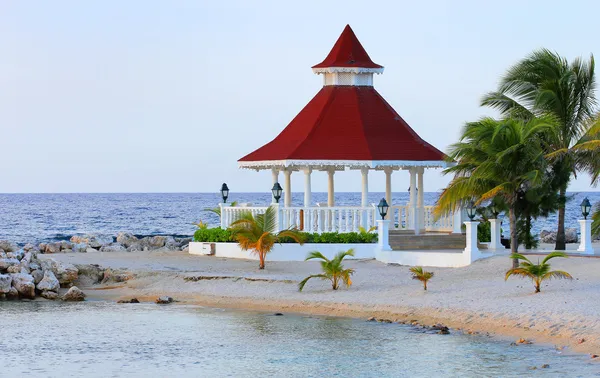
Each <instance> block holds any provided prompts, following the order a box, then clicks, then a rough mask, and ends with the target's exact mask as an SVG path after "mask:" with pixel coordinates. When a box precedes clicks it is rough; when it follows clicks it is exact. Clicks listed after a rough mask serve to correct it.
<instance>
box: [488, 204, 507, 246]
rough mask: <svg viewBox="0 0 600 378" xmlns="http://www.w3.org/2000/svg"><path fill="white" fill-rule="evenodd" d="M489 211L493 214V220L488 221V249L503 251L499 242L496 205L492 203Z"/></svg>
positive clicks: (498, 222)
mask: <svg viewBox="0 0 600 378" xmlns="http://www.w3.org/2000/svg"><path fill="white" fill-rule="evenodd" d="M490 210H492V214H494V219H488V220H489V222H490V231H491V238H490V249H491V250H494V251H496V250H501V249H504V246H503V245H502V241H501V240H500V234H501V230H500V223H501V222H500V219H498V215H499V211H498V208H496V205H495V204H494V203H493V202H492V206H491V207H490Z"/></svg>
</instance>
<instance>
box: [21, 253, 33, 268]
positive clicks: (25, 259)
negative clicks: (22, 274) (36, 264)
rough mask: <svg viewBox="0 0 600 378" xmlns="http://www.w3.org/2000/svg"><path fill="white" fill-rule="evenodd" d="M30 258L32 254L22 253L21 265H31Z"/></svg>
mask: <svg viewBox="0 0 600 378" xmlns="http://www.w3.org/2000/svg"><path fill="white" fill-rule="evenodd" d="M32 258H33V254H32V253H31V252H29V251H28V252H24V253H23V257H21V264H23V263H27V265H29V264H30V263H31V260H32Z"/></svg>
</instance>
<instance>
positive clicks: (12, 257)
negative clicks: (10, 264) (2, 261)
mask: <svg viewBox="0 0 600 378" xmlns="http://www.w3.org/2000/svg"><path fill="white" fill-rule="evenodd" d="M6 258H7V259H17V255H16V254H15V253H14V252H6ZM17 260H18V259H17Z"/></svg>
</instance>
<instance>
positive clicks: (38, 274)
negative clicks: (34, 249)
mask: <svg viewBox="0 0 600 378" xmlns="http://www.w3.org/2000/svg"><path fill="white" fill-rule="evenodd" d="M31 276H32V277H33V283H34V284H36V285H37V284H38V283H40V281H41V280H42V279H43V278H44V272H43V271H42V270H41V269H34V270H32V271H31Z"/></svg>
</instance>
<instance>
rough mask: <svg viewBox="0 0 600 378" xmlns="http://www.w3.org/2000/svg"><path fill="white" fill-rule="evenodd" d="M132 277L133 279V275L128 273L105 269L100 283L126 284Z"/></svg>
mask: <svg viewBox="0 0 600 378" xmlns="http://www.w3.org/2000/svg"><path fill="white" fill-rule="evenodd" d="M134 277H135V275H134V274H132V273H130V272H128V271H124V270H112V269H106V270H105V271H104V277H103V278H102V281H101V283H107V282H127V281H129V280H130V279H132V278H134Z"/></svg>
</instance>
